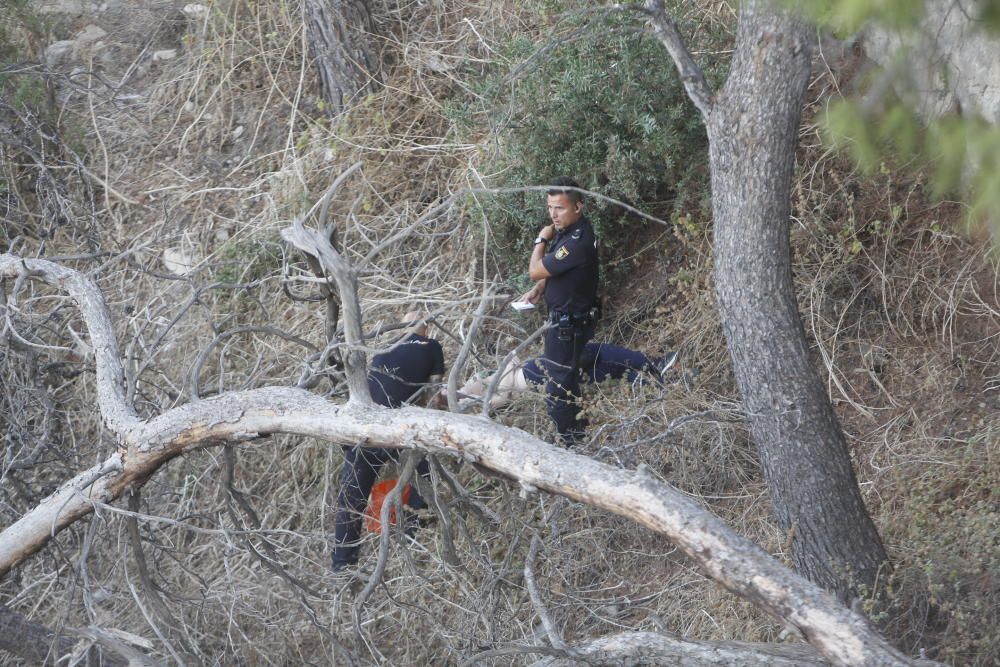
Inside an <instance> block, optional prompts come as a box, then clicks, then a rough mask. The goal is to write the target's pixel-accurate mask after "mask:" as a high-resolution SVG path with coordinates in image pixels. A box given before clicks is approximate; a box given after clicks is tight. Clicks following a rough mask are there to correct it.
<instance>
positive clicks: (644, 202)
mask: <svg viewBox="0 0 1000 667" xmlns="http://www.w3.org/2000/svg"><path fill="white" fill-rule="evenodd" d="M573 4H574V3H551V2H549V3H544V6H543V7H541V9H543V10H550V11H567V10H572V9H574V6H571V5H573ZM642 27H643V23H642V17H641V16H638V15H633V14H626V13H602V14H596V15H595V14H579V15H576V16H575V17H574V18H569V19H567V20H566V21H565V22H564V24H562V25H561V26H560V28H559V31H560V32H561V33H567V34H568V35H569V37H567V38H565V40H564V41H563V42H561V43H555V46H554V47H553V48H552V49H550V50H548V51H546V50H545V49H544V48H543V49H542V53H541V54H539V53H537V52H538V50H539V48H540V47H541V46H542V44H544V42H542V43H541V44H540V43H536V42H533V41H531V40H528V39H526V38H519V39H515V40H514V41H512V42H511V43H509V45H508V48H507V53H506V54H505V55H506V56H507V60H508V62H510V63H512V68H511V70H510V71H504V72H496V73H495V74H494V76H493V78H492V79H489V80H488V82H487V84H486V86H485V87H484V90H483V93H484V95H483V97H484V99H486V100H487V102H488V104H487V107H488V108H489V109H490V111H491V113H490V120H491V122H496V119H497V118H503V119H504V120H503V121H502V122H501V124H500V125H499V126H497V128H496V133H497V137H496V138H497V145H498V148H499V150H498V151H497V155H496V158H495V164H493V165H490V166H491V169H490V173H494V174H501V176H500V177H499V178H498V179H497V182H496V183H494V184H495V185H497V186H504V187H521V186H530V185H544V184H546V183H547V182H549V181H550V180H551V179H552V178H553V177H554V176H557V175H561V174H565V175H568V176H572V177H574V178H576V180H577V181H578V182H579V183H580V185H581V187H584V188H587V189H589V190H593V191H594V192H599V193H601V194H603V195H606V196H608V197H612V198H614V199H618V200H621V201H624V202H626V203H627V204H629V205H631V206H634V207H635V208H638V209H640V210H643V211H644V212H648V213H652V214H654V215H657V216H659V217H664V218H669V217H671V216H672V214H673V213H674V212H675V211H676V210H677V208H678V200H682V201H683V205H685V206H687V205H690V200H692V199H698V198H700V197H701V195H702V194H703V192H704V190H705V188H706V181H707V178H706V177H707V169H706V168H705V166H706V163H707V152H706V147H707V140H706V137H705V131H704V128H703V124H702V121H701V117H700V114H699V113H698V111H697V109H696V108H695V107H694V105H693V104H692V103H691V102H690V101H689V100H688V98H687V95H686V93H685V91H684V88H683V85H682V83H681V81H680V79H679V77H678V75H677V72H676V69H675V68H674V65H673V62H672V61H671V60H670V58H669V56H668V54H667V52H666V50H665V49H664V47H663V46H662V45H661V44H660V43H659V42H657V41H656V40H655V39H654V38H652V37H651V36H649V35H647V34H645V33H644V32H643V30H642ZM689 27H690V26H681V29H682V31H683V32H684V34H685V35H691V36H692V37H691V43H689V47H690V48H691V49H692V50H693V51H707V52H718V51H720V50H722V46H721V45H722V43H723V42H724V41H725V40H726V39H727V37H726V36H725V35H723V34H721V33H720V32H719V31H716V32H713V31H712V30H711V29H707V28H705V27H704V26H703V27H702V28H701V30H698V31H695V30H691V29H688V28H689ZM544 39H546V40H554V39H555V38H553V37H545V38H544ZM533 54H534V55H533ZM699 60H700V61H701V62H700V64H701V65H702V66H703V67H704V68H705V70H706V72H707V74H708V76H709V78H710V79H712V80H713V83H714V82H717V80H718V79H719V78H721V69H722V65H723V62H722V60H721V58H720V57H718V56H701V57H699ZM494 206H495V208H494V209H493V210H490V211H488V212H487V213H488V216H489V217H490V219H491V220H492V221H493V222H494V234H495V236H496V237H497V241H498V243H499V245H500V246H501V247H503V246H507V247H510V248H512V249H516V250H517V252H516V254H517V256H518V258H519V259H520V260H522V261H523V254H524V253H523V248H524V245H523V243H521V242H522V241H524V240H526V239H527V238H528V237H530V236H531V235H533V234H534V230H535V229H536V228H537V226H538V225H539V224H540V223H541V222H543V221H544V220H545V219H546V217H545V209H544V197H543V196H542V195H540V194H539V193H535V192H528V193H524V194H520V195H513V196H508V197H503V198H499V200H498V201H496V202H495V204H494ZM587 212H588V215H589V217H590V219H591V221H592V222H593V223H594V225H595V228H596V230H597V232H598V235H599V236H600V237H602V242H603V243H604V244H605V245H606V246H607V245H612V246H613V245H615V244H616V240H617V239H618V238H619V237H620V236H621V231H622V227H623V224H624V223H625V222H627V221H631V219H630V217H629V216H628V215H627V214H626V213H625V211H624V210H623V209H622V208H621V207H618V206H614V205H610V204H608V203H607V202H602V201H600V200H597V199H593V198H592V199H591V200H590V201H589V202H588V205H587ZM501 253H502V251H501Z"/></svg>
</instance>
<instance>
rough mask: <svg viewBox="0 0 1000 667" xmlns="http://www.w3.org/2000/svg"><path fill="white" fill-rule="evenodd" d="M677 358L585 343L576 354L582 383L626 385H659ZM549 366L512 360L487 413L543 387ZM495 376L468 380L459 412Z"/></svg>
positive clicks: (539, 361)
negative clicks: (646, 380)
mask: <svg viewBox="0 0 1000 667" xmlns="http://www.w3.org/2000/svg"><path fill="white" fill-rule="evenodd" d="M676 359H677V354H676V353H674V352H672V353H668V354H667V355H666V356H663V357H649V356H647V355H645V354H643V353H642V352H639V351H638V350H632V349H629V348H627V347H622V346H620V345H612V344H611V343H587V344H586V345H584V347H583V351H582V352H581V354H580V375H581V378H582V379H583V380H584V381H589V382H604V381H605V380H608V379H612V380H622V379H624V380H625V381H627V382H629V383H630V384H632V383H635V382H639V381H641V380H643V379H644V378H649V379H652V380H653V381H654V382H657V383H659V384H662V383H663V374H664V373H665V372H666V371H667V370H668V369H669V368H670V367H671V366H672V365H673V363H674V361H675V360H676ZM552 364H553V362H551V361H549V360H547V359H545V358H544V357H536V358H534V359H529V360H527V361H525V362H523V363H522V362H521V360H520V359H518V358H517V357H515V358H514V359H512V360H511V362H510V363H509V364H508V365H507V367H506V368H504V369H503V371H502V374H501V377H500V382H499V384H497V388H496V391H494V392H493V395H492V396H491V397H490V409H493V410H495V409H497V408H500V407H503V406H504V405H506V404H507V403H509V402H510V401H511V400H512V399H513V398H514V397H515V396H516V395H517V394H520V393H523V392H526V391H528V390H529V389H532V388H537V387H543V386H544V385H545V383H546V381H547V380H548V378H549V377H550V376H551V375H552V374H551V373H550V372H549V368H550V366H551V365H552ZM495 377H496V374H493V375H490V376H489V377H487V378H485V379H479V378H471V379H470V380H469V381H468V382H466V383H465V384H464V385H463V386H462V388H461V389H459V390H458V391H459V393H460V394H461V395H462V397H463V399H462V401H460V402H459V406H460V407H461V408H462V409H466V408H467V407H468V406H470V405H472V404H473V403H477V402H479V400H480V399H482V398H483V396H484V395H485V394H486V392H487V390H488V389H489V386H490V384H492V382H493V379H494V378H495Z"/></svg>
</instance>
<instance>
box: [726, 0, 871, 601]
mask: <svg viewBox="0 0 1000 667" xmlns="http://www.w3.org/2000/svg"><path fill="white" fill-rule="evenodd" d="M813 39H814V33H813V30H812V29H810V28H809V26H807V25H806V24H804V23H801V22H799V21H797V20H793V19H792V18H790V17H788V16H787V15H784V14H781V13H778V12H774V11H770V10H769V9H768V8H767V3H764V2H746V3H744V4H742V5H741V12H740V24H739V29H738V33H737V45H736V50H735V53H734V56H733V61H732V65H731V69H730V74H729V78H728V80H727V82H726V85H725V86H724V88H723V89H722V90H721V91H720V94H719V96H718V98H717V101H716V105H715V107H714V109H713V110H712V113H711V114H710V115H709V116H708V126H709V128H708V130H709V139H710V153H711V169H712V202H713V214H714V218H715V283H716V290H717V294H718V298H719V308H720V312H721V317H722V323H723V327H724V330H725V334H726V339H727V342H728V345H729V352H730V354H731V356H732V360H733V369H734V372H735V375H736V381H737V383H738V385H739V388H740V392H741V393H742V395H743V400H744V402H745V405H746V411H747V414H748V416H749V420H750V424H751V429H752V434H753V438H754V441H755V442H756V443H757V447H758V449H759V452H760V458H761V464H762V466H763V469H764V476H765V478H766V480H767V485H768V490H769V492H770V495H771V501H772V503H773V505H774V511H775V513H776V517H777V520H778V522H779V525H780V526H781V527H782V528H783V529H784V530H786V531H788V534H789V536H790V538H791V551H792V559H793V562H794V563H795V566H796V568H797V570H798V571H799V572H800V573H801V574H803V575H805V576H806V577H807V578H808V579H810V580H811V581H813V582H816V583H818V584H820V585H821V586H823V587H824V588H826V589H827V590H830V591H834V592H836V594H837V595H838V596H839V597H840V599H841V600H842V601H846V600H848V599H849V598H850V597H851V596H852V595H854V594H855V593H856V592H857V590H858V585H864V586H866V587H868V590H869V591H870V590H871V589H872V587H873V585H874V584H875V582H876V579H877V577H878V573H879V568H880V567H882V566H883V565H884V564H885V562H886V560H887V558H886V554H885V550H884V549H883V547H882V542H881V539H880V538H879V535H878V531H877V530H876V529H875V526H874V524H873V523H872V521H871V518H870V517H869V515H868V512H867V510H866V509H865V506H864V502H863V501H862V498H861V493H860V491H859V489H858V484H857V480H856V478H855V475H854V471H853V469H852V467H851V460H850V456H849V454H848V450H847V444H846V441H845V439H844V435H843V432H842V430H841V428H840V425H839V424H838V422H837V419H836V416H835V415H834V413H833V407H832V404H831V402H830V399H829V396H828V395H827V393H826V390H825V388H824V387H823V384H822V383H821V381H820V379H819V375H818V374H817V372H816V369H815V365H814V364H813V361H812V359H811V358H810V353H809V348H808V344H807V342H806V336H805V330H804V328H803V325H802V321H801V318H800V316H799V311H798V306H797V304H796V301H795V292H794V286H793V283H792V271H791V254H790V251H789V238H788V234H789V217H790V213H791V211H790V203H789V202H790V194H791V192H790V191H791V179H792V170H793V164H794V157H795V149H796V146H797V145H798V132H799V120H800V114H801V109H802V105H803V96H804V94H805V90H806V87H807V85H808V80H809V71H810V61H811V42H812V40H813Z"/></svg>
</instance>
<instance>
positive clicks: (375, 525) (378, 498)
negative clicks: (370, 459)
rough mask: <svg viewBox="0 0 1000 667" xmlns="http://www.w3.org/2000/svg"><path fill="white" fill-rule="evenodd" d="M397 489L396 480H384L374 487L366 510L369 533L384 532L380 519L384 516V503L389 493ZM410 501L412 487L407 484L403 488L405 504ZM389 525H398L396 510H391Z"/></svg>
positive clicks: (366, 528)
mask: <svg viewBox="0 0 1000 667" xmlns="http://www.w3.org/2000/svg"><path fill="white" fill-rule="evenodd" d="M395 487H396V480H394V479H383V480H382V481H381V482H377V483H376V484H375V486H373V487H372V492H371V495H370V496H368V506H367V507H366V508H365V530H367V531H368V532H369V533H381V532H382V522H381V521H380V517H381V516H382V503H383V502H384V501H385V497H386V496H387V495H389V492H390V491H392V490H393V489H394V488H395ZM409 501H410V485H409V484H407V485H406V486H404V487H403V504H404V505H405V504H407V503H408V502H409ZM389 525H390V526H395V525H396V508H395V507H390V508H389Z"/></svg>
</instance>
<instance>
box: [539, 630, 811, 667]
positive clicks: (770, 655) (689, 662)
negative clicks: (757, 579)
mask: <svg viewBox="0 0 1000 667" xmlns="http://www.w3.org/2000/svg"><path fill="white" fill-rule="evenodd" d="M573 652H574V654H575V655H577V656H580V657H583V658H587V659H588V660H596V661H598V662H599V663H600V664H602V665H615V666H616V667H653V666H657V665H662V666H663V667H822V666H823V665H829V664H830V663H829V662H827V661H826V660H823V659H822V658H821V657H820V655H819V654H818V653H817V652H816V651H815V650H814V649H813V648H811V647H809V646H803V645H802V644H761V643H756V642H694V641H687V640H684V639H676V638H674V637H667V636H665V635H661V634H658V633H655V632H623V633H621V634H617V635H608V636H606V637H601V638H599V639H594V640H591V641H588V642H584V643H582V644H576V645H575V646H573ZM579 664H580V661H579V660H578V659H574V658H555V657H553V658H545V659H544V660H539V661H538V662H536V663H534V664H533V665H532V667H574V665H579Z"/></svg>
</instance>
